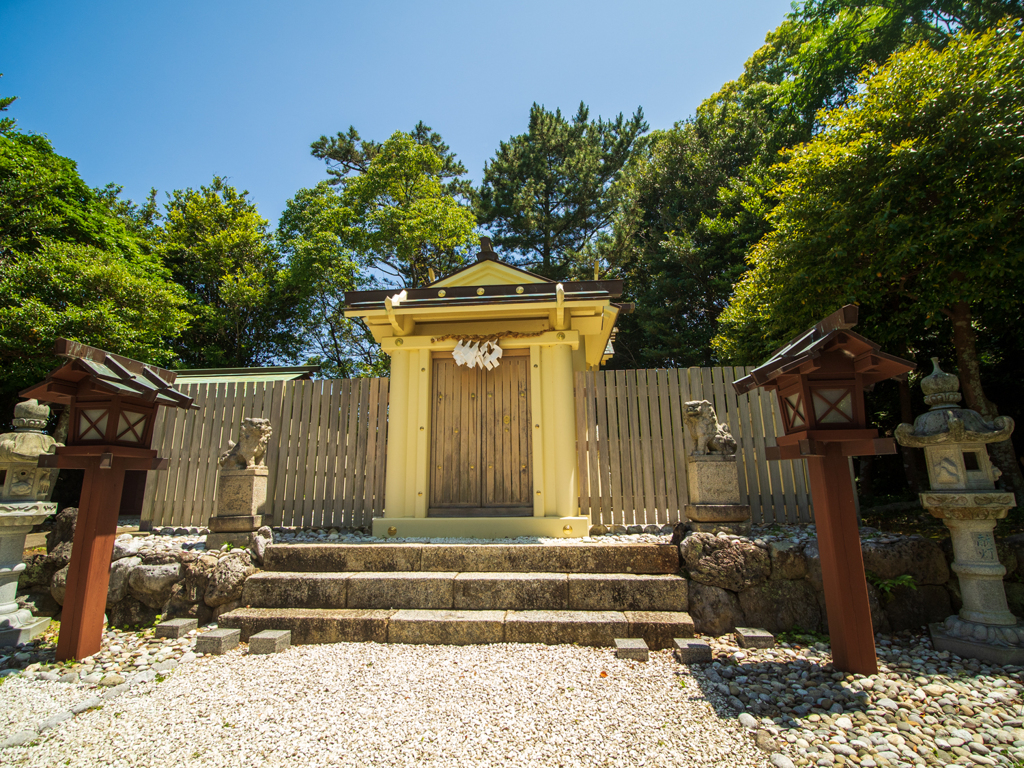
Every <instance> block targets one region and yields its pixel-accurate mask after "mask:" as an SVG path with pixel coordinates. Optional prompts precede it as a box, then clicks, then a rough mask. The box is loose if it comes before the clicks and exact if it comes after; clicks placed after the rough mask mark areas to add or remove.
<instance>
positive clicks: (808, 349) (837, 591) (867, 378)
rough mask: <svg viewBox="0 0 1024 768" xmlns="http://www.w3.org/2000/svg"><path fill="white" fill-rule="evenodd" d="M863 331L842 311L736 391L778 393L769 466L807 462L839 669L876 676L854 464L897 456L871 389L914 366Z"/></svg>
mask: <svg viewBox="0 0 1024 768" xmlns="http://www.w3.org/2000/svg"><path fill="white" fill-rule="evenodd" d="M856 324H857V307H856V306H854V305H852V304H850V305H847V306H845V307H843V308H842V309H840V310H839V311H838V312H835V313H833V314H831V315H829V316H828V317H826V318H825V319H824V320H822V321H821V322H820V323H818V324H817V325H815V326H814V327H813V328H810V329H809V330H807V331H805V332H804V333H802V334H801V335H800V336H797V337H796V338H795V339H793V340H792V341H791V342H790V343H789V344H787V345H786V346H785V347H783V348H782V349H781V350H779V351H778V352H776V353H775V354H774V355H773V356H772V358H771V359H770V360H768V361H767V362H766V363H764V364H763V365H761V366H760V367H758V368H757V369H755V370H753V371H751V373H750V374H749V375H747V376H745V377H743V378H742V379H739V380H738V381H736V382H734V383H733V387H734V388H735V390H736V391H737V392H738V393H740V394H744V393H746V392H749V391H750V390H752V389H756V388H758V387H762V388H764V389H767V390H775V391H776V392H777V393H778V397H779V405H780V407H781V409H782V420H783V428H784V431H785V434H784V435H783V436H781V437H779V438H778V447H777V448H775V449H771V448H769V449H768V451H767V454H768V455H767V457H768V458H769V459H806V460H807V472H808V475H809V476H810V480H811V498H812V500H813V503H814V522H815V526H816V528H817V535H818V551H819V552H820V555H821V576H822V582H823V584H824V590H825V608H826V611H827V613H828V623H829V634H830V635H831V640H832V659H833V663H834V664H835V666H836V668H837V669H841V670H844V671H847V672H856V673H859V674H864V675H869V674H874V673H876V672H877V671H878V661H877V658H876V655H875V636H874V630H873V628H872V625H871V609H870V607H869V604H868V590H867V581H866V578H865V573H864V558H863V556H862V554H861V547H860V531H859V530H858V528H857V510H856V504H855V501H854V496H853V487H852V484H851V481H850V471H849V462H848V459H849V457H851V456H872V455H881V454H887V453H895V452H896V445H895V443H894V442H893V440H892V438H880V437H878V430H876V429H872V428H869V427H868V426H867V417H866V415H865V412H864V389H865V387H869V386H872V385H874V384H875V383H877V382H879V381H883V380H885V379H890V378H893V377H895V376H901V375H903V374H905V373H907V372H908V371H911V370H913V369H914V364H913V363H911V362H908V361H907V360H902V359H900V358H898V357H893V356H892V355H887V354H885V353H884V352H881V351H879V347H878V345H877V344H875V343H874V342H873V341H869V340H868V339H866V338H864V337H863V336H861V335H860V334H857V333H854V332H852V331H851V330H850V329H851V328H853V327H854V326H855V325H856Z"/></svg>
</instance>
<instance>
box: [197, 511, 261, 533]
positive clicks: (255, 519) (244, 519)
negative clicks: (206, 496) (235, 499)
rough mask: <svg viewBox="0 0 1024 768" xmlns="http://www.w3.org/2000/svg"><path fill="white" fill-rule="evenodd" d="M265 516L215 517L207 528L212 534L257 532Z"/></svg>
mask: <svg viewBox="0 0 1024 768" xmlns="http://www.w3.org/2000/svg"><path fill="white" fill-rule="evenodd" d="M265 517H266V515H217V516H216V517H211V518H210V522H209V523H208V524H207V527H208V528H209V529H210V530H211V531H212V532H213V533H247V532H249V531H256V530H259V528H260V526H262V525H263V520H264V518H265Z"/></svg>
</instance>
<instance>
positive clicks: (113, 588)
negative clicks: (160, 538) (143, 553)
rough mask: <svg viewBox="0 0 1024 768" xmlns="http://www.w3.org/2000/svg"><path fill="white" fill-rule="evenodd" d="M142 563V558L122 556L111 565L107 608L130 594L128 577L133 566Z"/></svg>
mask: <svg viewBox="0 0 1024 768" xmlns="http://www.w3.org/2000/svg"><path fill="white" fill-rule="evenodd" d="M139 565H142V558H139V557H122V558H120V559H119V560H115V561H114V562H113V563H112V564H111V566H110V581H109V582H108V583H107V608H110V607H111V606H113V605H114V603H119V602H120V601H122V600H124V598H125V596H126V595H127V594H128V577H129V575H130V574H131V572H132V568H135V567H136V566H139Z"/></svg>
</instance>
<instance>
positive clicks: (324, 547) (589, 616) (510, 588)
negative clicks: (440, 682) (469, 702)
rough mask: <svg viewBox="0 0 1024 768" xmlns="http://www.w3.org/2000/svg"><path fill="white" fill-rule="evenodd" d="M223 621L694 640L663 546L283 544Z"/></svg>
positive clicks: (384, 633)
mask: <svg viewBox="0 0 1024 768" xmlns="http://www.w3.org/2000/svg"><path fill="white" fill-rule="evenodd" d="M264 568H265V570H264V571H263V572H261V573H258V574H256V575H254V576H251V577H250V578H249V579H248V580H247V581H246V582H245V588H244V591H243V593H242V604H243V605H244V606H245V607H244V608H237V609H235V610H234V611H231V612H229V613H225V614H224V615H222V616H221V617H220V626H222V627H230V628H236V629H239V630H241V633H242V639H243V640H248V638H249V636H250V635H252V634H255V633H256V632H259V631H261V630H264V629H288V630H291V632H292V643H293V644H304V643H336V642H363V641H372V642H378V643H386V642H390V643H428V644H438V645H442V644H443V645H468V644H475V643H502V642H505V643H547V644H556V643H578V644H580V645H592V646H611V645H613V642H614V640H615V638H625V637H642V638H643V639H644V640H646V641H647V644H648V646H649V647H651V648H653V649H659V648H669V647H672V639H673V638H675V637H692V636H693V622H692V620H691V619H690V616H689V615H688V614H687V613H686V612H685V611H686V608H687V594H688V593H687V581H686V579H684V578H683V577H681V576H679V575H678V572H679V550H678V548H677V547H673V546H671V545H667V544H666V545H658V544H625V545H618V544H615V545H611V544H551V545H541V544H511V545H504V544H501V545H499V544H482V545H475V544H397V543H396V544H341V545H337V544H275V545H273V546H270V547H268V548H267V551H266V555H265V559H264Z"/></svg>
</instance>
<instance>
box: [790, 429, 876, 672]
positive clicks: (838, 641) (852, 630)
mask: <svg viewBox="0 0 1024 768" xmlns="http://www.w3.org/2000/svg"><path fill="white" fill-rule="evenodd" d="M823 447H824V455H821V456H808V457H807V471H808V474H809V475H810V479H811V495H812V496H813V498H814V522H815V526H816V528H817V533H818V553H819V555H820V558H821V580H822V582H823V585H824V591H825V604H826V606H827V608H828V630H829V636H830V637H831V639H832V660H833V663H834V664H835V667H836V669H841V670H843V671H844V672H853V673H856V674H861V675H873V674H877V672H878V662H877V658H876V656H875V636H874V630H873V628H872V624H871V607H870V603H869V602H868V588H867V580H866V578H865V573H864V557H863V555H862V554H861V546H860V531H859V530H858V527H857V509H856V504H855V502H854V498H853V486H852V485H851V483H850V468H849V459H848V458H847V457H846V456H844V455H843V452H842V447H843V446H842V444H841V443H827V444H825V445H824V446H823Z"/></svg>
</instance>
